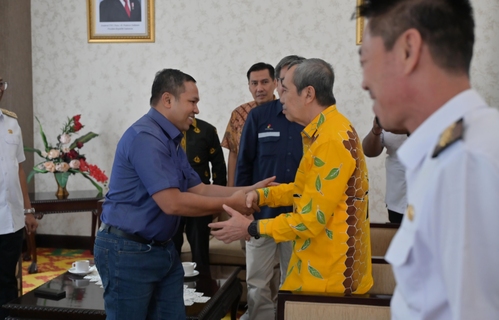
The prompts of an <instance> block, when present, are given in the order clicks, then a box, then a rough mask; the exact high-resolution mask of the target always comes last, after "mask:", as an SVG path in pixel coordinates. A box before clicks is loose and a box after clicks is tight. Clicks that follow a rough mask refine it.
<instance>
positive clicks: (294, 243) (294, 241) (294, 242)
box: [293, 240, 296, 251]
mask: <svg viewBox="0 0 499 320" xmlns="http://www.w3.org/2000/svg"><path fill="white" fill-rule="evenodd" d="M295 245H296V240H293V251H295Z"/></svg>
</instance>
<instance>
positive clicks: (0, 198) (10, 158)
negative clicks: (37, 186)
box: [0, 111, 26, 234]
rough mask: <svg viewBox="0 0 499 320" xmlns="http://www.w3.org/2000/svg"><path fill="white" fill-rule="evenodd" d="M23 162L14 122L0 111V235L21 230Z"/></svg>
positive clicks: (18, 131)
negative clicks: (20, 178)
mask: <svg viewBox="0 0 499 320" xmlns="http://www.w3.org/2000/svg"><path fill="white" fill-rule="evenodd" d="M25 159H26V158H25V156H24V148H23V140H22V134H21V128H20V127H19V124H18V123H17V120H16V119H14V118H12V117H9V116H6V115H4V114H3V113H2V112H1V111H0V234H8V233H12V232H16V231H18V230H19V229H21V228H23V227H24V201H23V193H22V191H21V184H20V183H19V163H21V162H23V161H24V160H25Z"/></svg>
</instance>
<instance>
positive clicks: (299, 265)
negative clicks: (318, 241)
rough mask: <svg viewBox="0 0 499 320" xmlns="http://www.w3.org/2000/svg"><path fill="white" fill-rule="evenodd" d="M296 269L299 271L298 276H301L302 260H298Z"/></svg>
mask: <svg viewBox="0 0 499 320" xmlns="http://www.w3.org/2000/svg"><path fill="white" fill-rule="evenodd" d="M296 268H297V269H298V274H300V272H301V260H298V262H297V263H296Z"/></svg>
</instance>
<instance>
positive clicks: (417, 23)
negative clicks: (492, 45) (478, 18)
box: [357, 0, 475, 75]
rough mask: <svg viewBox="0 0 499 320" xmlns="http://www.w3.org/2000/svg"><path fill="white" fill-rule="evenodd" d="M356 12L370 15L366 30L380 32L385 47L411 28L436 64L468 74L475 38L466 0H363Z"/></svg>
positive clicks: (469, 5)
mask: <svg viewBox="0 0 499 320" xmlns="http://www.w3.org/2000/svg"><path fill="white" fill-rule="evenodd" d="M357 13H358V15H359V16H360V17H366V18H368V19H369V23H368V28H369V32H370V33H371V34H372V35H375V36H381V37H382V38H383V42H384V45H385V48H386V49H387V50H391V49H392V48H393V45H394V44H395V42H396V40H397V39H398V37H399V36H400V35H401V34H402V33H404V32H405V31H406V30H408V29H411V28H414V29H416V30H417V31H418V32H419V33H420V34H421V38H422V39H423V41H424V42H425V43H426V44H427V45H428V47H429V50H430V53H431V56H432V58H433V60H434V61H435V63H436V64H437V65H438V66H439V67H441V68H442V69H444V70H446V71H448V72H451V73H463V72H464V73H466V74H467V75H469V70H470V65H471V58H472V57H473V45H474V42H475V33H474V29H475V22H474V19H473V9H472V7H471V4H470V1H469V0H365V1H364V3H363V4H362V5H360V6H359V7H358V11H357Z"/></svg>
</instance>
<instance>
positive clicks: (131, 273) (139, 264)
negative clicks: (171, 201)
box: [94, 230, 186, 320]
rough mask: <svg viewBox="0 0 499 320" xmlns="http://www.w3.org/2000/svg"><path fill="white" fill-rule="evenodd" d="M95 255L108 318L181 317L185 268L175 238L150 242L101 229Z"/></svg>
mask: <svg viewBox="0 0 499 320" xmlns="http://www.w3.org/2000/svg"><path fill="white" fill-rule="evenodd" d="M94 258H95V264H96V266H97V269H98V270H99V274H100V276H101V278H102V284H103V286H104V305H105V309H106V316H107V319H111V320H114V319H116V320H126V319H130V320H140V319H179V320H180V319H182V320H184V319H185V318H186V316H185V306H184V295H183V292H184V288H183V285H184V270H183V269H182V264H181V263H180V259H179V257H178V254H177V251H176V250H175V246H174V244H173V241H170V242H168V244H166V245H165V246H164V247H163V246H150V245H147V244H142V243H138V242H134V241H130V240H127V239H124V238H120V237H118V236H116V235H114V234H111V233H108V232H107V231H106V230H104V231H99V232H98V233H97V237H96V239H95V246H94Z"/></svg>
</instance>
